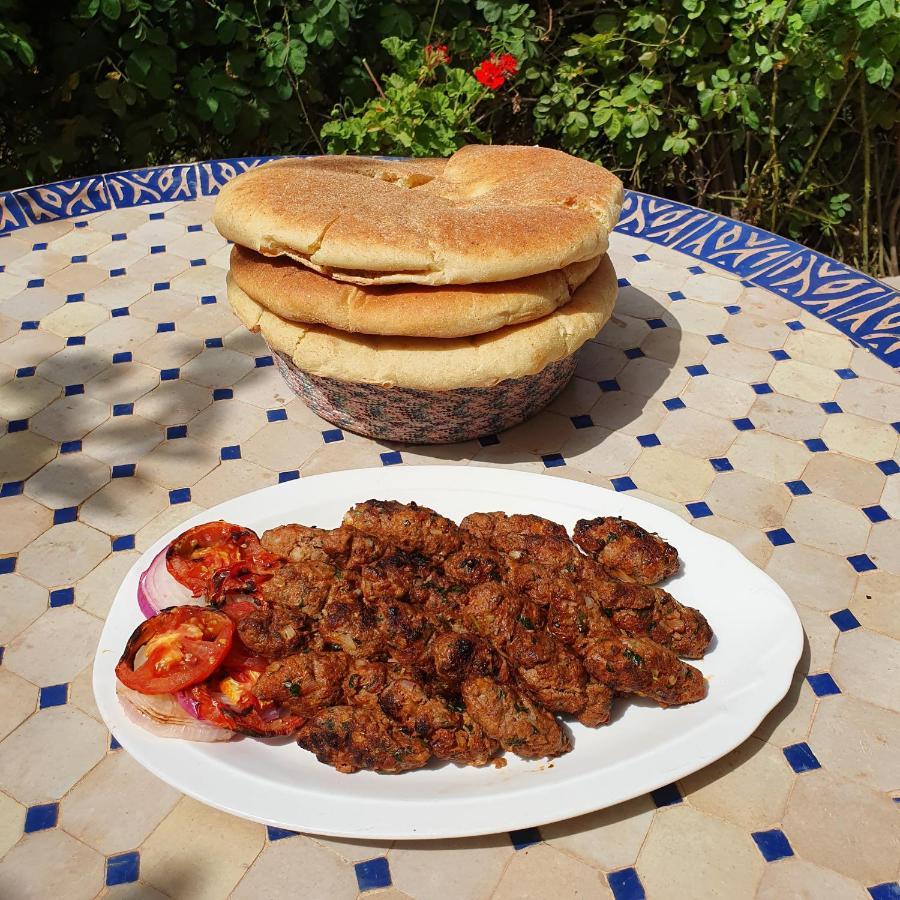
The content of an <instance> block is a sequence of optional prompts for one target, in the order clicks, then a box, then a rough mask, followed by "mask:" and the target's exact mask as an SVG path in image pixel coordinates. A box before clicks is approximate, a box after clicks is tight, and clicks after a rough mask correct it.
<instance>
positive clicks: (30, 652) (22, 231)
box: [0, 160, 900, 900]
mask: <svg viewBox="0 0 900 900" xmlns="http://www.w3.org/2000/svg"><path fill="white" fill-rule="evenodd" d="M256 162H258V161H257V160H243V161H228V162H224V163H223V162H218V163H202V164H198V165H192V166H176V167H173V168H169V169H162V170H152V171H143V172H136V173H124V174H118V175H111V176H106V177H102V178H93V179H83V180H80V181H75V182H67V183H64V184H61V185H55V186H48V187H44V188H31V189H27V190H25V191H19V192H15V193H14V194H5V195H0V231H2V232H3V236H2V238H0V341H2V343H0V415H2V417H3V419H4V421H3V423H2V424H3V431H5V432H6V433H5V434H4V435H3V436H2V437H0V481H2V488H0V498H2V499H0V554H2V556H0V573H2V574H0V645H2V646H3V647H4V651H3V655H2V657H0V658H2V665H0V737H2V742H0V896H2V897H4V898H25V897H34V898H48V897H60V898H91V897H95V896H107V895H109V896H111V897H133V898H157V897H164V896H170V897H175V898H188V900H193V898H213V900H215V898H225V897H228V896H233V897H235V898H274V897H280V896H291V897H315V898H344V897H346V898H353V897H356V896H357V895H359V894H361V895H363V896H365V897H370V896H371V897H373V898H379V900H381V898H383V900H387V898H389V897H391V898H401V897H407V896H409V897H413V898H417V900H429V898H441V900H443V898H497V900H499V898H524V897H535V898H544V897H569V896H579V897H597V898H603V897H606V898H608V897H615V898H617V900H635V898H641V897H644V896H645V895H646V896H647V897H650V898H665V897H677V898H693V897H718V898H721V897H727V898H743V897H753V896H758V897H767V898H789V897H800V896H803V897H814V898H818V897H827V898H834V900H838V898H851V897H856V898H865V897H868V896H870V897H872V898H875V900H887V898H896V897H897V896H898V894H900V888H898V885H897V883H896V879H897V877H898V847H900V803H898V802H897V801H898V797H897V789H898V788H900V764H898V758H900V690H898V685H900V474H898V473H900V464H898V451H897V444H898V430H900V423H898V422H897V420H898V419H900V377H898V374H897V372H896V370H895V369H893V368H892V366H895V365H897V364H898V363H900V331H898V320H900V298H898V296H897V294H896V293H894V292H893V291H891V290H890V289H889V288H888V287H887V286H885V285H883V284H880V283H879V282H877V281H874V280H872V279H870V278H867V277H865V276H862V275H860V274H859V273H855V272H852V271H850V270H847V269H845V268H843V267H841V266H839V265H837V264H836V263H834V262H833V261H831V260H828V259H825V258H822V257H819V256H817V255H816V254H814V253H812V252H810V251H807V250H804V249H803V248H801V247H798V246H797V245H794V244H791V243H790V242H788V241H785V240H783V239H781V238H776V237H774V236H772V235H767V234H765V233H764V232H758V231H755V230H753V229H751V228H748V227H746V226H742V225H738V224H737V223H734V222H731V221H730V220H726V219H721V218H718V217H716V216H712V215H710V214H708V213H703V212H700V211H699V210H694V209H690V208H688V207H683V206H679V205H678V204H673V203H670V202H667V201H660V200H656V199H654V198H649V197H646V196H642V195H638V194H630V195H629V197H628V201H627V204H626V208H625V211H624V213H623V217H622V221H621V223H620V226H619V230H618V232H617V233H616V235H615V236H614V240H613V242H612V248H611V254H612V256H613V258H614V262H615V265H616V268H617V270H618V273H619V275H620V278H621V285H622V289H621V295H620V299H619V304H618V307H617V313H616V319H615V321H614V322H612V323H611V324H610V325H608V326H607V327H606V328H605V329H604V330H603V332H601V334H600V335H599V336H598V338H597V339H596V341H594V342H591V343H589V344H588V345H587V346H586V347H585V348H584V350H583V351H582V353H581V355H580V361H579V364H578V371H577V377H576V378H575V380H574V381H573V382H572V384H571V385H570V386H569V387H568V389H567V390H566V391H565V392H564V393H563V394H562V395H561V396H560V397H559V398H558V399H557V400H556V401H555V402H554V403H553V404H552V406H551V407H550V409H549V410H547V411H546V412H544V413H542V414H541V415H540V416H539V417H537V418H536V419H534V420H532V421H530V422H528V423H526V424H524V425H522V426H520V427H518V428H515V429H513V430H511V431H508V432H506V433H504V434H501V435H498V436H495V437H490V438H485V439H482V440H481V441H477V442H471V443H467V444H462V445H455V446H449V447H405V446H394V445H384V444H379V443H377V442H373V441H370V440H364V439H362V438H359V437H356V436H354V435H353V434H349V433H342V432H341V431H339V430H337V429H335V428H334V427H333V426H331V425H329V424H328V423H326V422H322V421H321V420H319V419H317V418H316V417H315V416H314V415H313V414H312V413H310V412H309V411H308V410H306V408H305V407H304V406H303V405H302V404H301V403H300V402H299V401H298V400H296V399H294V398H293V397H292V396H291V395H290V394H289V392H288V391H287V389H286V388H285V385H284V384H283V382H282V381H281V379H280V378H279V376H278V374H277V372H276V369H275V368H274V366H273V365H272V360H271V358H270V356H269V355H268V351H267V350H266V348H265V346H264V344H263V343H262V341H261V340H260V339H258V338H257V337H254V336H252V335H250V334H248V333H247V332H246V331H244V329H243V328H241V327H238V326H237V323H236V320H235V319H234V317H233V316H232V314H231V313H230V312H229V310H228V307H227V304H226V302H225V296H224V277H225V270H226V267H227V264H228V252H229V250H228V247H227V246H226V244H225V241H224V240H222V238H221V237H219V235H218V234H217V233H216V231H215V228H214V227H213V226H212V225H211V224H210V213H211V209H212V203H213V200H212V198H211V196H210V195H212V194H214V193H215V192H216V191H217V189H218V186H219V185H220V184H221V183H223V182H224V180H225V179H227V178H228V177H229V176H230V175H232V174H233V173H234V172H235V171H238V170H240V169H241V168H245V167H247V166H248V165H253V164H256ZM851 338H852V340H851ZM433 462H446V463H456V464H468V465H486V466H513V467H516V468H523V469H527V470H531V471H535V472H543V473H544V475H545V477H547V478H574V479H576V480H582V481H587V482H591V483H594V484H601V485H604V486H612V487H613V488H614V489H615V490H620V491H622V490H624V491H634V492H635V493H636V494H638V495H640V496H642V497H646V498H648V499H650V500H652V501H653V502H656V503H659V504H661V505H663V506H665V507H666V508H669V509H672V510H674V511H675V512H676V513H678V514H679V515H681V516H682V517H684V518H686V519H688V520H691V521H693V523H694V525H696V527H698V528H702V529H704V530H706V531H709V532H712V533H714V534H717V535H720V536H721V537H724V538H725V539H727V540H729V541H731V542H733V543H734V544H735V545H736V546H737V547H739V548H740V549H741V550H742V551H743V552H744V553H745V554H746V555H747V556H748V557H749V558H750V559H751V560H752V561H753V562H754V563H756V564H757V565H759V566H761V567H762V568H764V569H765V570H766V571H767V572H768V573H769V574H771V575H772V577H773V578H775V579H776V580H777V581H778V582H779V583H780V584H781V585H782V586H783V587H784V588H785V589H786V590H787V591H788V593H789V594H790V595H791V597H792V599H793V601H794V602H795V604H796V606H797V610H798V612H799V614H800V616H801V618H802V620H803V625H804V629H805V631H806V635H807V647H806V650H805V652H804V654H803V658H802V660H801V664H800V667H799V669H798V671H797V674H796V678H795V681H794V684H793V687H792V688H791V690H790V692H789V694H788V696H787V697H786V699H785V700H784V701H783V702H782V703H781V704H780V705H779V706H778V707H777V708H776V710H775V711H774V712H773V713H772V714H771V715H770V716H769V717H768V718H767V719H766V721H765V722H764V723H763V724H762V725H761V727H760V728H759V729H758V731H757V732H756V734H755V735H754V737H752V738H751V739H750V740H748V741H747V742H746V743H745V744H744V745H743V746H741V747H740V748H739V749H738V750H736V751H734V752H733V753H731V754H730V755H729V756H727V757H725V758H724V759H722V760H721V761H719V762H718V763H715V764H714V765H712V766H710V767H709V768H707V769H705V770H703V771H701V772H698V773H697V774H696V775H693V776H691V777H690V778H687V779H684V780H683V781H682V782H680V783H679V784H677V785H674V784H673V785H670V786H669V787H667V788H664V789H661V790H659V791H655V792H654V793H653V795H651V796H647V797H642V798H639V799H636V800H633V801H631V802H629V803H626V804H624V805H622V806H618V807H615V808H613V809H609V810H606V811H603V812H600V813H596V814H593V815H588V816H585V817H583V818H580V819H577V820H574V821H567V822H561V823H557V824H554V825H549V826H546V827H543V828H541V829H540V830H539V831H538V830H536V829H529V830H527V831H523V832H515V833H512V834H501V835H497V836H495V837H491V838H487V839H485V838H478V839H471V840H460V841H442V842H438V843H434V844H428V845H421V844H408V843H402V842H398V843H384V844H381V843H361V842H348V841H338V840H325V839H320V838H315V837H309V836H304V835H295V834H292V833H284V832H280V831H277V830H275V829H268V830H267V829H266V828H264V827H263V826H260V825H256V824H253V823H249V822H245V821H242V820H239V819H235V818H231V817H229V816H227V815H225V814H223V813H219V812H216V811H214V810H212V809H208V808H206V807H204V806H202V805H200V804H198V803H196V802H194V801H192V800H189V799H187V798H185V797H182V796H179V795H178V794H177V793H176V792H175V791H173V790H171V789H170V788H168V787H167V786H166V785H164V784H162V783H161V782H159V781H158V780H156V779H155V778H154V777H153V776H151V775H149V774H148V773H146V772H145V771H143V770H142V769H141V768H140V767H139V766H138V765H137V764H136V763H134V762H133V761H132V760H131V759H130V758H129V757H128V756H127V755H126V754H125V753H124V752H123V751H122V750H121V749H120V748H119V747H118V745H117V743H116V741H115V739H114V738H113V737H112V736H111V735H110V734H108V733H107V731H106V729H105V727H104V726H103V724H102V723H101V722H100V720H99V716H98V715H97V711H96V709H95V707H94V704H93V700H92V697H91V689H90V666H91V660H92V655H93V651H94V646H95V642H96V640H97V637H98V635H99V632H100V628H101V622H102V620H103V617H104V615H105V614H106V612H107V610H108V608H109V605H110V602H111V600H112V597H113V593H114V590H115V588H116V587H117V585H118V582H119V580H120V579H121V577H122V576H123V574H124V573H125V571H126V570H127V569H128V568H129V567H130V566H131V564H132V563H133V561H134V560H135V559H136V558H137V556H138V554H139V552H140V551H141V550H142V549H143V548H145V547H147V546H148V545H149V544H150V543H151V542H152V541H153V540H154V539H155V538H156V537H157V536H158V535H160V534H162V533H163V532H165V531H166V530H168V529H169V528H171V527H173V526H175V525H177V524H178V523H179V522H180V521H182V520H183V519H185V518H187V517H188V516H189V515H191V514H193V513H195V512H197V511H199V510H201V509H203V508H204V507H208V506H211V505H213V504H215V503H218V502H220V501H222V500H225V499H226V498H229V497H233V496H235V495H237V494H240V493H243V492H245V491H249V490H253V489H254V488H257V487H261V486H263V485H268V484H272V483H274V482H276V481H279V480H280V481H284V480H288V479H293V478H298V477H304V476H307V475H312V474H315V473H317V472H326V471H333V470H338V469H346V468H352V467H361V466H372V465H386V466H387V465H416V464H419V463H433ZM298 752H299V751H298Z"/></svg>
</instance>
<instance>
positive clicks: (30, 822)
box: [25, 803, 59, 834]
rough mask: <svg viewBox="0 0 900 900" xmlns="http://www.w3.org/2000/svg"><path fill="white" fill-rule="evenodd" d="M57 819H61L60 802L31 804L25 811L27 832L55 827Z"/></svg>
mask: <svg viewBox="0 0 900 900" xmlns="http://www.w3.org/2000/svg"><path fill="white" fill-rule="evenodd" d="M57 819H59V804H58V803H41V804H39V805H38V806H29V807H28V810H27V812H26V813H25V834H31V833H32V832H34V831H45V830H46V829H48V828H55V827H56V822H57Z"/></svg>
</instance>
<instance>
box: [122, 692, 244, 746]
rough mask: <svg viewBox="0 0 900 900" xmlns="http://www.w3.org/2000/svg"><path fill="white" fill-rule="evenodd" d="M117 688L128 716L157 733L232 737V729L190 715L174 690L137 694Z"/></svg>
mask: <svg viewBox="0 0 900 900" xmlns="http://www.w3.org/2000/svg"><path fill="white" fill-rule="evenodd" d="M116 692H117V693H118V695H119V701H120V702H121V704H122V709H123V710H124V712H125V715H126V716H127V717H128V719H129V720H130V721H132V722H134V723H135V724H136V725H140V726H141V727H142V728H144V729H146V730H147V731H149V732H151V733H152V734H155V735H157V736H158V737H164V738H180V739H182V740H185V741H230V740H231V739H232V738H233V737H234V732H233V731H229V730H228V729H225V728H219V727H218V726H217V725H213V724H212V723H210V722H204V721H202V720H200V719H193V718H191V717H190V716H189V715H188V714H187V713H186V712H185V711H184V710H183V709H182V708H181V704H180V702H179V701H178V699H177V698H176V696H175V695H174V694H139V693H138V692H137V691H132V690H130V689H129V688H127V687H125V686H124V685H123V684H121V683H120V684H117V685H116Z"/></svg>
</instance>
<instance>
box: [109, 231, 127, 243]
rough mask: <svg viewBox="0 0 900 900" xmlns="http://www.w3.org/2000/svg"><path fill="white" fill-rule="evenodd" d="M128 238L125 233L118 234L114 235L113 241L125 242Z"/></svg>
mask: <svg viewBox="0 0 900 900" xmlns="http://www.w3.org/2000/svg"><path fill="white" fill-rule="evenodd" d="M127 237H128V235H127V234H125V233H124V232H123V231H120V232H118V233H117V234H114V235H112V239H113V240H114V241H124V240H125V239H126V238H127Z"/></svg>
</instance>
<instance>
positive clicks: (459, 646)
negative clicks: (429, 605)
mask: <svg viewBox="0 0 900 900" xmlns="http://www.w3.org/2000/svg"><path fill="white" fill-rule="evenodd" d="M428 649H429V651H430V652H431V659H432V663H433V665H434V671H435V674H436V676H437V678H438V680H439V681H440V682H441V684H442V686H443V687H444V689H445V690H449V691H453V692H457V691H458V690H459V686H460V685H461V684H462V683H463V681H465V680H466V679H467V678H470V677H471V676H473V675H486V676H489V677H492V678H496V679H497V680H499V681H506V680H507V679H508V677H509V674H508V671H507V666H506V661H505V660H504V658H503V657H502V656H501V655H500V654H499V653H497V652H496V651H495V650H494V649H493V648H492V647H491V646H490V644H488V642H487V641H485V640H483V639H482V638H479V637H475V636H474V635H471V634H460V633H456V632H453V631H445V632H440V633H438V634H435V636H434V637H433V638H432V639H431V643H430V644H429V645H428Z"/></svg>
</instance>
